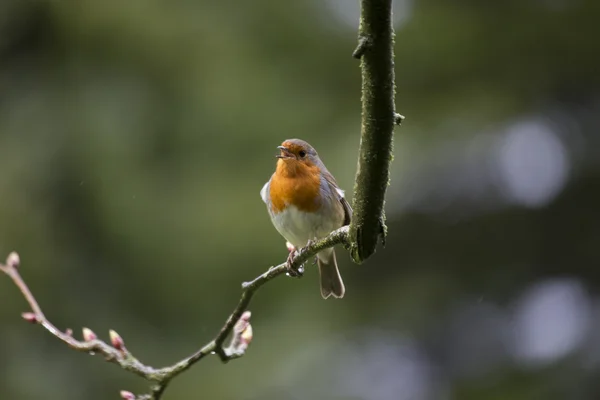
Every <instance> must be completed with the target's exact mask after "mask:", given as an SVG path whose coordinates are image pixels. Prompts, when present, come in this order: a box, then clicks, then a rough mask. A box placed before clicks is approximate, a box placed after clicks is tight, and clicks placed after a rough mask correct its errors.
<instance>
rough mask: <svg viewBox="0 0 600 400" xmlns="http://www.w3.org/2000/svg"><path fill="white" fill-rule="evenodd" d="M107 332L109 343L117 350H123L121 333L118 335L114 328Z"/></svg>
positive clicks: (123, 343)
mask: <svg viewBox="0 0 600 400" xmlns="http://www.w3.org/2000/svg"><path fill="white" fill-rule="evenodd" d="M108 334H109V336H110V343H111V344H112V345H113V347H114V348H115V349H117V350H125V342H124V341H123V338H122V337H121V335H119V334H118V333H117V332H116V331H114V330H112V329H111V330H110V331H108Z"/></svg>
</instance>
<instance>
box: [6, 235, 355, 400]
mask: <svg viewBox="0 0 600 400" xmlns="http://www.w3.org/2000/svg"><path fill="white" fill-rule="evenodd" d="M336 244H344V245H345V246H347V244H348V226H345V227H342V228H340V229H338V230H336V231H333V232H332V233H331V234H329V236H327V237H326V238H324V239H321V240H317V241H315V242H312V243H310V244H309V245H308V246H306V247H304V248H302V249H300V250H299V251H298V252H297V254H296V256H295V257H294V259H293V261H292V265H291V267H292V268H294V269H298V268H299V267H300V266H302V264H304V263H305V262H306V261H307V260H308V259H309V258H311V257H313V256H314V255H316V254H317V253H318V252H320V251H321V250H323V249H326V248H329V247H333V246H335V245H336ZM19 265H20V259H19V256H18V254H17V253H14V252H13V253H11V254H10V255H9V256H8V258H7V259H6V264H0V271H2V272H4V273H5V274H6V275H8V276H9V277H10V278H11V279H12V280H13V282H14V283H15V285H16V286H17V287H18V288H19V290H20V291H21V293H22V294H23V297H24V298H25V300H26V301H27V303H28V304H29V307H30V308H31V311H30V312H25V313H23V314H22V316H23V318H24V319H25V320H27V321H29V322H32V323H36V324H39V325H41V326H43V327H44V328H45V329H46V330H47V331H48V332H50V334H52V335H53V336H55V337H57V338H58V339H59V340H61V341H62V342H64V343H65V344H67V345H68V346H69V347H71V348H72V349H75V350H77V351H81V352H84V353H89V354H91V355H94V354H99V355H102V356H104V358H105V359H106V361H109V362H112V363H114V364H117V365H119V366H120V367H121V368H123V369H124V370H126V371H129V372H132V373H134V374H136V375H139V376H141V377H143V378H145V379H147V380H148V381H151V382H153V385H152V386H151V388H150V391H151V392H150V393H149V394H143V395H138V396H135V395H134V394H133V393H131V392H128V391H122V392H121V397H122V398H123V399H127V400H159V399H160V398H161V397H162V395H163V393H164V391H165V389H166V388H167V386H168V384H169V383H170V382H171V380H172V379H173V378H175V377H176V376H177V375H179V374H181V373H182V372H183V371H186V370H187V369H189V368H190V367H191V366H192V365H194V364H195V363H197V362H198V361H200V360H201V359H203V358H204V357H206V356H207V355H209V354H216V355H218V356H219V358H220V359H221V361H222V362H228V361H229V360H232V359H235V358H239V357H241V356H243V355H244V354H245V352H246V349H247V348H248V345H249V344H250V342H251V341H252V326H251V325H250V315H251V314H250V311H247V308H248V305H249V304H250V301H251V300H252V297H253V296H254V294H255V293H256V291H257V290H258V289H259V288H260V287H261V286H263V285H264V284H265V283H267V282H269V281H270V280H272V279H274V278H276V277H278V276H280V275H283V274H285V273H286V271H288V266H287V265H286V263H282V264H279V265H277V266H276V267H271V268H269V270H267V271H266V272H265V273H263V274H261V275H259V276H258V277H256V278H255V279H253V280H252V281H250V282H244V283H243V284H242V295H241V298H240V300H239V302H238V304H237V306H236V307H235V308H234V310H233V312H232V313H231V315H229V317H228V318H227V321H226V322H225V324H224V325H223V327H222V328H221V330H220V331H219V333H218V334H217V335H216V337H215V338H214V339H213V340H211V341H210V342H209V343H207V344H206V345H204V346H203V347H202V348H201V349H200V350H198V351H196V352H195V353H193V354H192V355H190V356H188V357H186V358H184V359H183V360H181V361H178V362H176V363H175V364H173V365H171V366H168V367H164V368H154V367H151V366H149V365H145V364H143V363H142V362H140V361H138V360H137V359H136V358H135V357H134V356H133V355H132V354H131V353H130V352H129V350H127V348H126V347H125V342H124V340H123V339H122V338H121V336H120V335H119V334H118V333H116V332H115V331H112V330H111V331H110V344H108V343H106V342H104V341H102V340H100V339H98V338H97V336H96V334H95V333H93V332H92V331H91V330H89V329H87V328H84V329H83V340H77V339H75V338H74V337H73V336H72V332H71V331H70V330H67V331H65V332H63V331H61V330H60V329H58V328H57V327H56V326H54V324H52V323H51V322H50V321H49V320H48V319H47V318H46V316H45V315H44V313H43V312H42V309H41V307H40V305H39V304H38V302H37V300H36V298H35V296H34V295H33V294H32V292H31V291H30V290H29V287H28V286H27V284H26V283H25V281H24V280H23V278H22V277H21V274H20V273H19ZM229 336H231V341H230V343H229V345H227V346H224V343H225V340H226V339H227V337H229Z"/></svg>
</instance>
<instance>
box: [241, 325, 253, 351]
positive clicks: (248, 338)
mask: <svg viewBox="0 0 600 400" xmlns="http://www.w3.org/2000/svg"><path fill="white" fill-rule="evenodd" d="M252 337H253V333H252V325H250V324H248V326H247V327H246V329H244V331H243V332H242V334H241V335H240V339H241V341H242V343H244V344H245V345H246V346H248V345H249V344H250V343H251V342H252Z"/></svg>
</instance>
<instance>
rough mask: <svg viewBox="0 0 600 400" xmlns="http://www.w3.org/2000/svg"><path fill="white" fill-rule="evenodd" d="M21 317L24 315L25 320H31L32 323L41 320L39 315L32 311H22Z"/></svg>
mask: <svg viewBox="0 0 600 400" xmlns="http://www.w3.org/2000/svg"><path fill="white" fill-rule="evenodd" d="M21 317H23V319H24V320H25V321H27V322H31V323H32V324H37V323H38V322H39V321H38V317H37V315H35V314H34V313H32V312H24V313H21Z"/></svg>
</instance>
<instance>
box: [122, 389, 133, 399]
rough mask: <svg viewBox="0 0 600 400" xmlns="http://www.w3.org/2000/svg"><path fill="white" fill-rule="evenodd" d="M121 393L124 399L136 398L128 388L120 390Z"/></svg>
mask: <svg viewBox="0 0 600 400" xmlns="http://www.w3.org/2000/svg"><path fill="white" fill-rule="evenodd" d="M119 394H120V395H121V398H122V399H125V400H135V394H133V393H131V392H128V391H127V390H121V392H119Z"/></svg>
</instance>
